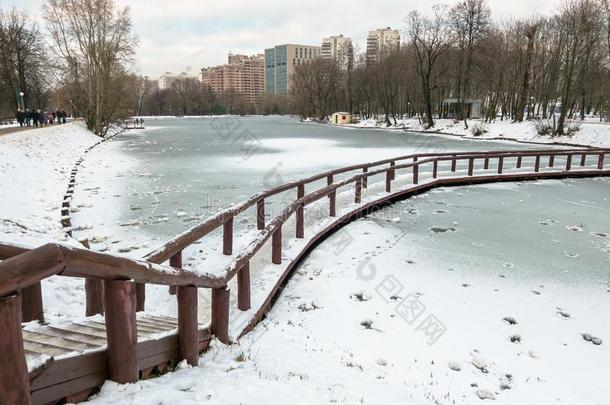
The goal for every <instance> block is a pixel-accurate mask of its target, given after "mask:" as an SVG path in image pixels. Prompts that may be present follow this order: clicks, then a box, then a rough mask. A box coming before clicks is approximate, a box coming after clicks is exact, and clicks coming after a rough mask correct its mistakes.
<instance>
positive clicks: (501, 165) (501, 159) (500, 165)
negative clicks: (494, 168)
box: [498, 156, 504, 174]
mask: <svg viewBox="0 0 610 405" xmlns="http://www.w3.org/2000/svg"><path fill="white" fill-rule="evenodd" d="M503 171H504V157H503V156H500V157H499V158H498V174H502V172H503Z"/></svg>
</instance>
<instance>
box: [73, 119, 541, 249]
mask: <svg viewBox="0 0 610 405" xmlns="http://www.w3.org/2000/svg"><path fill="white" fill-rule="evenodd" d="M146 126H147V130H145V131H141V132H139V131H131V132H130V133H129V134H127V135H122V136H119V137H117V138H116V139H115V140H113V141H111V142H108V143H106V144H104V145H103V146H101V147H100V148H97V149H96V150H94V152H92V153H91V154H90V155H88V157H87V159H86V161H85V164H84V167H83V169H82V170H81V172H80V173H79V176H78V186H77V189H76V193H75V195H76V198H75V202H76V205H75V206H74V207H73V208H76V209H75V210H76V211H78V212H74V213H73V214H72V215H73V222H74V224H75V225H76V227H77V231H76V232H75V235H76V236H77V237H78V238H88V239H90V240H92V242H93V245H96V246H94V248H96V249H100V250H105V249H108V250H115V251H116V250H120V251H122V252H123V253H125V252H127V251H129V252H131V254H134V255H135V256H137V255H138V254H144V253H145V252H146V250H147V249H150V248H151V247H153V246H156V245H160V244H163V243H164V242H165V241H166V240H168V239H169V238H171V237H173V236H175V235H176V234H178V233H180V232H182V231H184V230H185V229H188V228H189V227H190V226H192V225H194V224H195V223H196V222H198V221H201V220H202V219H203V218H205V217H207V216H209V215H211V214H213V213H215V212H216V211H218V210H219V209H221V208H226V207H227V206H229V205H230V204H232V203H235V202H239V201H241V200H244V199H246V198H248V197H250V196H251V195H253V194H255V193H257V192H259V191H261V190H262V189H265V188H271V187H274V186H276V185H279V184H281V183H283V182H287V181H290V180H295V179H298V178H302V177H306V176H310V175H312V174H315V173H318V172H321V171H324V170H328V169H332V168H337V167H341V166H345V165H349V164H355V163H363V162H370V161H374V160H379V159H384V158H388V157H392V156H399V155H405V154H409V153H414V152H417V153H423V152H429V151H430V152H431V151H438V152H442V151H448V150H451V151H470V150H490V149H516V148H523V147H525V146H523V145H516V144H511V143H501V142H490V141H486V142H479V141H465V140H459V139H455V138H452V137H441V136H434V135H429V134H427V135H421V134H416V133H407V132H404V131H379V130H375V129H351V128H337V127H331V126H327V125H317V124H303V123H300V122H298V121H296V120H294V119H291V118H284V117H235V118H233V117H231V118H201V119H160V120H147V122H146ZM530 147H531V146H530ZM251 225H253V224H252V223H248V224H238V226H251ZM79 228H80V231H79ZM119 235H120V238H119V237H116V236H119ZM143 236H144V237H143ZM142 240H147V241H148V242H145V243H146V244H147V246H144V249H139V248H142V242H141V241H142Z"/></svg>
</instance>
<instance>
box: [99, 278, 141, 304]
mask: <svg viewBox="0 0 610 405" xmlns="http://www.w3.org/2000/svg"><path fill="white" fill-rule="evenodd" d="M99 281H101V280H99ZM99 288H100V291H101V297H102V299H101V301H102V303H101V304H102V308H104V298H103V297H104V283H103V282H100V283H99ZM145 303H146V284H144V283H136V312H143V311H144V310H145Z"/></svg>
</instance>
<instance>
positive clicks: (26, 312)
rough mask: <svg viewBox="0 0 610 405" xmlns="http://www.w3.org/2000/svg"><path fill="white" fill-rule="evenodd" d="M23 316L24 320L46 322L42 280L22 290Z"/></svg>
mask: <svg viewBox="0 0 610 405" xmlns="http://www.w3.org/2000/svg"><path fill="white" fill-rule="evenodd" d="M20 295H21V318H22V320H23V322H30V321H34V320H38V321H39V322H44V309H43V305H42V287H41V285H40V282H38V283H36V284H32V285H31V286H29V287H27V288H24V289H23V290H21V294H20Z"/></svg>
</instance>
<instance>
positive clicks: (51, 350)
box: [23, 340, 72, 356]
mask: <svg viewBox="0 0 610 405" xmlns="http://www.w3.org/2000/svg"><path fill="white" fill-rule="evenodd" d="M23 348H24V349H25V350H27V351H29V352H34V353H36V354H47V355H49V356H59V355H62V354H66V353H70V352H71V351H72V350H66V349H61V348H59V347H53V346H49V345H45V344H42V343H36V342H30V341H28V340H24V341H23Z"/></svg>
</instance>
